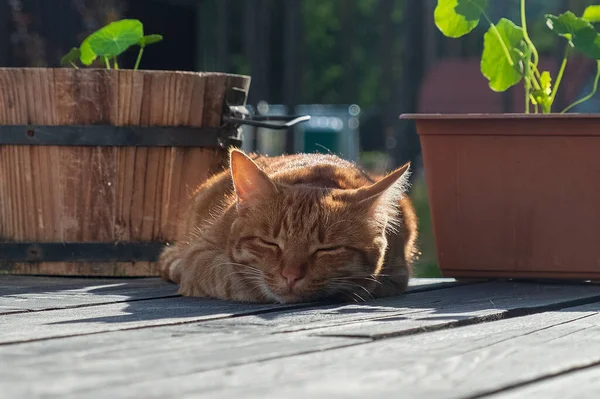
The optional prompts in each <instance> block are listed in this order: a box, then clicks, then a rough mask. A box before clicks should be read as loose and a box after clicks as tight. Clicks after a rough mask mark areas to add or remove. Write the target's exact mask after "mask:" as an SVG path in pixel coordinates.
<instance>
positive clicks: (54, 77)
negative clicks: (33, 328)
mask: <svg viewBox="0 0 600 399" xmlns="http://www.w3.org/2000/svg"><path fill="white" fill-rule="evenodd" d="M249 86H250V77H248V76H239V75H230V74H222V73H195V72H170V71H133V70H102V69H77V70H76V69H69V68H58V69H45V68H30V69H28V68H0V273H4V274H7V273H8V274H39V275H93V276H154V275H157V264H156V262H155V261H156V259H157V258H158V254H159V252H160V250H161V249H162V247H163V245H164V244H165V243H166V242H169V241H171V240H173V239H174V238H175V231H176V225H177V221H178V220H179V218H180V217H181V216H182V214H183V212H184V211H185V208H186V205H187V203H188V201H189V199H190V197H191V194H192V191H193V190H194V189H195V188H196V187H197V186H198V185H199V184H201V183H202V182H203V181H205V180H206V179H207V177H209V176H210V175H211V174H213V173H214V172H216V171H219V170H220V169H221V168H222V167H223V165H224V162H225V161H226V155H227V147H228V146H229V145H231V144H236V140H237V133H238V128H239V126H238V125H235V124H231V123H226V122H224V118H223V117H224V114H225V113H226V112H228V110H229V108H228V107H229V106H232V107H233V106H239V105H242V106H243V105H245V101H246V95H247V92H248V89H249Z"/></svg>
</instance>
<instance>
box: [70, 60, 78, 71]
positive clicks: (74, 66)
mask: <svg viewBox="0 0 600 399" xmlns="http://www.w3.org/2000/svg"><path fill="white" fill-rule="evenodd" d="M71 65H73V68H75V69H79V67H78V66H77V65H75V63H74V62H73V61H71Z"/></svg>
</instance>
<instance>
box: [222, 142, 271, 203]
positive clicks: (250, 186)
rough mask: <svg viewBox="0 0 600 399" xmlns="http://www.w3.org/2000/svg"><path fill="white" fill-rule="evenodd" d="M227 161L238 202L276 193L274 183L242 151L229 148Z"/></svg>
mask: <svg viewBox="0 0 600 399" xmlns="http://www.w3.org/2000/svg"><path fill="white" fill-rule="evenodd" d="M229 162H230V165H231V178H232V180H233V187H234V189H235V194H236V196H237V199H238V203H241V202H244V201H248V200H251V199H259V198H265V197H268V196H271V195H274V194H277V187H276V186H275V183H273V181H272V180H271V179H270V178H269V176H267V174H266V173H265V172H263V171H262V170H261V169H260V168H259V167H258V165H256V164H255V163H254V161H252V160H251V159H250V158H249V157H248V156H247V155H246V154H244V153H243V152H242V151H240V150H237V149H233V150H231V151H230V152H229Z"/></svg>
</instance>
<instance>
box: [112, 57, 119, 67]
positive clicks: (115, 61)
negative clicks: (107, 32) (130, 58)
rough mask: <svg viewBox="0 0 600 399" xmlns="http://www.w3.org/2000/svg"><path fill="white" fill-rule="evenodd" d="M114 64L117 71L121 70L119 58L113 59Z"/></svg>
mask: <svg viewBox="0 0 600 399" xmlns="http://www.w3.org/2000/svg"><path fill="white" fill-rule="evenodd" d="M113 62H114V63H115V69H119V63H118V62H117V57H116V56H115V57H113Z"/></svg>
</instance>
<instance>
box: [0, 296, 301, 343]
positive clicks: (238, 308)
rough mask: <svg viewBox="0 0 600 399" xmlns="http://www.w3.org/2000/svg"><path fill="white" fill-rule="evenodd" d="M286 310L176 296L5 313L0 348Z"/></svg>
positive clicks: (0, 318) (275, 306) (0, 335)
mask: <svg viewBox="0 0 600 399" xmlns="http://www.w3.org/2000/svg"><path fill="white" fill-rule="evenodd" d="M289 307H290V306H284V305H256V304H243V303H234V302H227V301H219V300H212V299H200V298H188V297H175V298H159V299H152V300H142V301H132V302H118V303H111V304H106V305H97V306H89V307H78V308H68V309H57V310H52V311H47V312H33V313H32V312H27V313H8V314H5V315H3V316H2V317H0V345H1V344H9V343H15V342H23V341H31V340H39V339H49V338H60V337H68V336H74V335H82V334H94V333H99V332H107V331H116V330H124V329H132V328H141V327H152V326H160V325H173V324H181V323H191V322H197V321H203V320H210V319H219V318H226V317H231V316H239V315H245V314H254V313H258V312H265V311H270V310H274V309H286V308H289Z"/></svg>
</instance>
